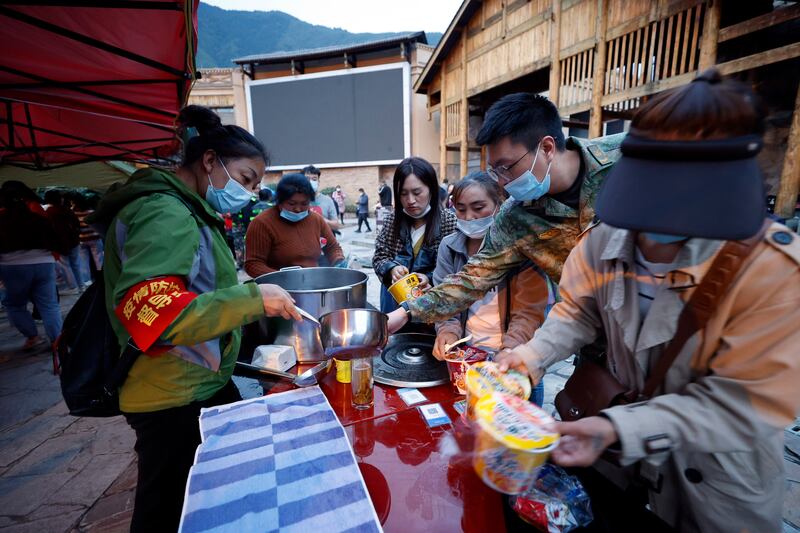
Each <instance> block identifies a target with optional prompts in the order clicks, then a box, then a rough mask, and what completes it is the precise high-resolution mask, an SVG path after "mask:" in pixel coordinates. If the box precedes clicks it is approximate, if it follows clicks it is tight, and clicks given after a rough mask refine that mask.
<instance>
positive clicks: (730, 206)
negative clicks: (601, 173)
mask: <svg viewBox="0 0 800 533" xmlns="http://www.w3.org/2000/svg"><path fill="white" fill-rule="evenodd" d="M762 145H763V142H762V139H761V137H760V136H758V135H747V136H743V137H734V138H730V139H715V140H698V141H660V140H652V139H646V138H644V137H640V136H638V135H636V134H635V133H629V134H628V135H627V136H626V137H625V140H624V141H623V142H622V146H621V150H622V157H621V158H620V159H619V161H617V162H616V163H615V164H614V168H612V169H611V171H610V172H609V175H608V176H607V177H606V179H605V181H604V183H603V185H602V187H601V189H600V192H599V193H598V195H597V201H596V203H595V211H596V213H597V216H598V217H599V218H600V220H601V221H603V222H605V223H606V224H609V225H611V226H615V227H619V228H625V229H630V230H636V231H647V232H653V233H665V234H669V235H685V236H688V237H703V238H707V239H724V240H738V239H745V238H747V237H750V236H752V235H754V234H755V233H756V232H757V231H758V230H759V228H760V227H761V224H762V223H763V221H764V218H765V217H766V215H767V213H766V206H765V198H764V185H763V181H762V178H761V171H760V170H759V167H758V163H757V162H756V157H755V156H756V154H758V152H759V151H760V150H761V147H762Z"/></svg>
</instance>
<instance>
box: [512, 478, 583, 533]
mask: <svg viewBox="0 0 800 533" xmlns="http://www.w3.org/2000/svg"><path fill="white" fill-rule="evenodd" d="M511 506H512V508H513V509H514V511H516V512H517V514H519V516H520V517H521V518H522V519H523V520H525V521H526V522H528V523H530V524H532V525H534V526H535V527H536V528H537V529H539V530H540V531H546V532H547V533H566V532H568V531H572V530H573V529H575V528H578V527H586V526H587V525H589V524H590V523H591V522H592V519H593V518H594V516H593V515H592V508H591V503H590V500H589V495H588V494H586V491H585V490H584V489H583V486H582V485H581V483H580V481H578V478H577V477H575V476H570V475H569V474H567V473H566V472H565V471H564V470H563V469H561V468H559V467H558V466H555V465H553V464H550V463H547V464H545V465H544V466H542V468H541V470H540V471H539V477H538V478H537V479H536V482H535V483H534V484H533V487H531V488H530V490H528V492H526V493H525V494H521V495H519V496H517V497H516V498H512V501H511Z"/></svg>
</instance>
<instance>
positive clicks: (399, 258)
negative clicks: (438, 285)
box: [372, 157, 456, 313]
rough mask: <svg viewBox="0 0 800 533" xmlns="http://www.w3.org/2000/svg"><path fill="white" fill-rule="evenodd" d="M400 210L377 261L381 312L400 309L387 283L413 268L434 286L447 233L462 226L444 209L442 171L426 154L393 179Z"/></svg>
mask: <svg viewBox="0 0 800 533" xmlns="http://www.w3.org/2000/svg"><path fill="white" fill-rule="evenodd" d="M392 189H393V191H394V197H395V198H396V199H398V200H399V201H396V202H395V206H394V211H393V212H391V213H389V214H388V215H387V216H386V219H385V220H384V223H383V228H382V229H381V232H380V234H378V238H377V239H376V240H375V255H374V256H373V258H372V266H373V268H374V269H375V273H376V274H377V275H378V277H379V278H380V279H381V281H382V283H383V286H382V287H381V311H383V312H384V313H388V312H390V311H393V310H394V309H396V308H397V304H396V303H395V301H394V299H393V298H392V295H391V294H389V291H388V290H387V288H388V287H389V286H390V285H391V284H392V283H394V282H395V281H397V280H398V279H400V278H402V277H403V276H405V275H406V274H409V273H410V272H415V273H417V274H418V275H419V277H420V279H421V281H422V284H421V287H422V288H423V289H424V288H427V287H429V286H430V279H431V275H432V273H433V269H434V268H435V267H436V256H437V253H438V250H439V243H440V242H441V241H442V238H443V237H445V236H447V235H449V234H450V233H452V232H453V231H455V229H456V217H455V215H454V214H453V213H452V212H451V211H449V210H445V209H443V208H442V204H441V202H440V201H439V182H438V180H437V179H436V171H435V170H434V169H433V167H432V166H431V164H430V163H428V162H427V161H425V160H424V159H422V158H421V157H409V158H406V159H404V160H403V161H401V162H400V164H399V165H398V166H397V170H395V172H394V180H393V183H392Z"/></svg>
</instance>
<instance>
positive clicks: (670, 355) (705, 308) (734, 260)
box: [640, 219, 772, 399]
mask: <svg viewBox="0 0 800 533" xmlns="http://www.w3.org/2000/svg"><path fill="white" fill-rule="evenodd" d="M771 224H772V221H771V220H769V219H767V220H765V221H764V224H763V225H762V226H761V229H760V230H759V231H758V233H757V234H755V235H754V236H752V237H750V238H749V239H746V240H743V241H728V242H726V243H725V245H724V246H723V247H722V250H720V252H719V253H718V254H717V257H716V258H715V259H714V262H713V263H712V264H711V268H709V270H708V272H707V273H706V275H705V276H703V280H702V281H701V282H700V285H699V286H698V287H697V288H696V289H695V291H694V294H692V297H691V298H690V299H689V301H688V302H687V304H686V306H685V307H684V308H683V311H682V312H681V315H680V318H679V319H678V329H677V331H676V332H675V337H673V339H672V342H670V343H669V345H668V346H667V349H666V350H664V353H663V354H661V357H660V358H659V360H658V362H657V363H656V367H655V369H654V370H653V373H652V374H650V377H649V378H648V379H647V381H646V382H645V384H644V389H642V393H641V395H640V399H648V398H651V397H652V396H653V393H654V392H655V391H656V389H658V387H660V386H661V383H662V382H663V381H664V377H665V376H666V375H667V371H668V370H669V367H670V366H672V363H673V362H674V361H675V358H676V357H678V354H679V353H680V351H681V349H682V348H683V345H684V344H686V341H687V340H689V337H691V336H692V335H693V334H694V333H696V332H697V331H699V330H701V329H703V328H704V327H705V326H706V324H707V323H708V320H709V318H711V315H712V314H713V312H714V310H715V309H716V308H717V305H718V304H719V302H720V300H721V299H722V297H723V296H724V295H725V293H726V292H727V290H728V288H729V287H730V286H731V283H732V282H733V280H734V278H735V277H736V274H738V273H739V269H740V268H741V267H742V265H743V264H744V262H745V260H746V259H747V257H748V256H749V255H750V253H751V252H752V251H753V249H754V248H755V247H756V245H757V244H758V243H759V242H761V240H762V239H763V238H764V234H765V233H766V231H767V228H769V226H770V225H771Z"/></svg>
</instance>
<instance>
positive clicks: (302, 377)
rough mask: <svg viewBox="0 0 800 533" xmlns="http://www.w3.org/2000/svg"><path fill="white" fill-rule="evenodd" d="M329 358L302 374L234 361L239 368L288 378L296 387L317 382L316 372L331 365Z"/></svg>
mask: <svg viewBox="0 0 800 533" xmlns="http://www.w3.org/2000/svg"><path fill="white" fill-rule="evenodd" d="M331 361H332V360H331V359H328V360H326V361H322V362H321V363H319V364H318V365H315V366H313V367H311V368H309V369H308V370H306V371H305V372H303V373H302V374H292V373H291V372H283V371H282V370H275V369H274V368H261V367H260V366H256V365H251V364H249V363H244V362H242V361H236V366H237V367H239V368H244V369H247V370H251V371H253V372H258V373H259V374H263V375H265V376H274V377H279V378H283V379H288V380H290V381H291V382H292V385H295V386H297V387H309V386H311V385H316V384H317V374H319V373H320V372H324V371H325V370H327V369H328V368H330V365H331Z"/></svg>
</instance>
